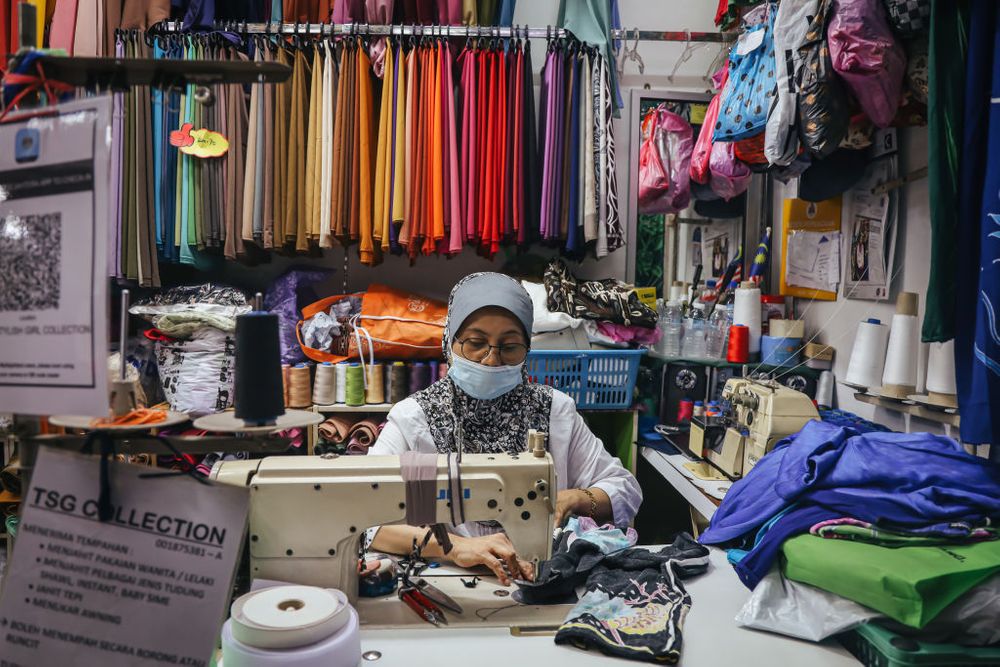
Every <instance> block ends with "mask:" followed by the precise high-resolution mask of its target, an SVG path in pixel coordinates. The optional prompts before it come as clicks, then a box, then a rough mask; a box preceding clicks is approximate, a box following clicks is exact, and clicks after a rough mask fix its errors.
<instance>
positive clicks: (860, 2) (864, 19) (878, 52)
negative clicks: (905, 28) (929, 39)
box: [827, 0, 906, 127]
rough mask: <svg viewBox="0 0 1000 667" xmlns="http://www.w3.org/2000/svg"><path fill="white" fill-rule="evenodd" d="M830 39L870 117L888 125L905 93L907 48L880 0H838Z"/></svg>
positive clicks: (841, 70) (840, 69) (836, 64)
mask: <svg viewBox="0 0 1000 667" xmlns="http://www.w3.org/2000/svg"><path fill="white" fill-rule="evenodd" d="M827 40H828V42H829V44H830V59H831V60H832V61H833V69H835V70H836V71H837V73H838V74H840V77H841V78H842V79H843V80H844V82H845V83H846V84H847V86H848V88H850V89H851V92H852V93H854V96H855V97H856V98H857V100H858V103H859V104H860V105H861V108H862V109H864V112H865V113H866V114H868V117H869V118H871V120H872V122H873V123H875V124H876V125H878V126H879V127H888V126H889V124H890V123H891V122H892V119H893V118H895V116H896V111H897V110H898V109H899V103H900V100H901V99H902V96H903V77H904V75H905V74H906V54H905V53H904V52H903V48H902V46H900V44H899V42H898V41H897V40H896V38H895V37H894V36H893V34H892V30H891V29H890V28H889V22H888V19H887V18H886V14H885V7H884V6H883V3H882V0H836V1H835V2H834V6H833V17H832V18H831V19H830V26H829V28H828V30H827Z"/></svg>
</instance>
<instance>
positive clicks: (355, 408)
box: [313, 403, 394, 413]
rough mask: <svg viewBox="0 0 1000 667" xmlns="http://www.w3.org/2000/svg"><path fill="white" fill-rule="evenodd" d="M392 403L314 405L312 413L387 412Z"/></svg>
mask: <svg viewBox="0 0 1000 667" xmlns="http://www.w3.org/2000/svg"><path fill="white" fill-rule="evenodd" d="M393 405H394V404H393V403H366V404H364V405H345V404H343V403H337V404H335V405H314V406H313V411H315V412H324V413H334V412H389V410H391V409H392V406H393Z"/></svg>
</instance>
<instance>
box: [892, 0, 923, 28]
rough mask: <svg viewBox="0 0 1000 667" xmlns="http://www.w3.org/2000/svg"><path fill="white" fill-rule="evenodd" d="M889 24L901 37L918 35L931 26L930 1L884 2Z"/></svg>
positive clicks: (903, 0)
mask: <svg viewBox="0 0 1000 667" xmlns="http://www.w3.org/2000/svg"><path fill="white" fill-rule="evenodd" d="M885 7H886V9H887V10H888V12H889V22H890V23H891V24H892V27H893V29H894V30H895V31H896V32H898V33H899V34H900V35H902V36H903V37H911V36H913V35H919V34H922V33H924V32H927V30H928V29H929V28H930V26H931V2H930V0H885Z"/></svg>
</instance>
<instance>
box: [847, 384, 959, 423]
mask: <svg viewBox="0 0 1000 667" xmlns="http://www.w3.org/2000/svg"><path fill="white" fill-rule="evenodd" d="M854 398H855V399H856V400H858V401H861V402H862V403H867V404H869V405H874V406H876V407H879V408H884V409H886V410H892V411H893V412H901V413H903V414H906V415H912V416H914V417H919V418H920V419H926V420H927V421H932V422H937V423H939V424H948V425H949V426H956V427H957V426H958V425H959V423H960V419H959V415H958V413H957V412H944V411H941V410H931V409H930V408H925V407H924V406H922V405H917V404H916V403H901V402H899V401H893V400H890V399H887V398H882V397H881V396H872V395H871V394H864V393H861V392H856V393H855V394H854Z"/></svg>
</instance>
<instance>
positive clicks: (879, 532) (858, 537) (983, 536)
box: [812, 522, 998, 547]
mask: <svg viewBox="0 0 1000 667" xmlns="http://www.w3.org/2000/svg"><path fill="white" fill-rule="evenodd" d="M859 523H860V522H859ZM812 534H813V535H819V536H820V537H825V538H828V539H830V538H832V539H838V540H854V541H856V542H867V543H868V544H877V545H879V546H883V547H930V546H941V545H949V544H973V543H975V542H980V541H984V540H995V539H997V537H998V535H997V531H996V530H995V529H993V528H982V529H976V532H975V533H974V534H973V535H971V536H970V537H969V538H968V539H966V540H961V539H959V538H955V537H948V536H945V535H917V534H906V533H897V532H895V531H892V530H886V529H884V528H878V527H876V526H870V525H869V526H863V525H858V524H836V525H821V526H820V527H819V528H817V527H815V526H814V527H813V530H812Z"/></svg>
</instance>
